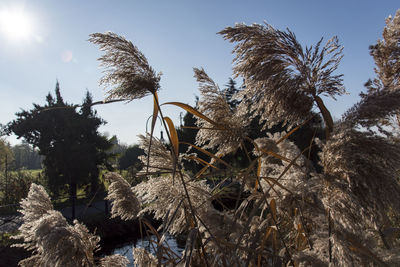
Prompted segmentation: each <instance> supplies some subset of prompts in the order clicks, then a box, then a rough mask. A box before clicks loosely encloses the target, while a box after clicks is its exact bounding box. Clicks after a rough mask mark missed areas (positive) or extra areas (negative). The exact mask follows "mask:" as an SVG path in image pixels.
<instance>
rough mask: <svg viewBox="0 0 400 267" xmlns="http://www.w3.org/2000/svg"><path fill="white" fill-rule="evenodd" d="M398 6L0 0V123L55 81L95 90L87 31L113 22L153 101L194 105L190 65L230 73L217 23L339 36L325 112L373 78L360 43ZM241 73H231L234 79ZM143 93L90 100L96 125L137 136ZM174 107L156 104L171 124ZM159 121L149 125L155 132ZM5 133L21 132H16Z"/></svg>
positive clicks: (308, 1)
mask: <svg viewBox="0 0 400 267" xmlns="http://www.w3.org/2000/svg"><path fill="white" fill-rule="evenodd" d="M399 8H400V3H399V1H398V0H396V1H391V0H385V1H374V0H366V1H355V0H353V1H352V0H346V1H342V0H336V1H317V0H303V1H299V0H297V1H295V0H292V1H289V0H285V1H268V0H264V1H252V0H249V1H236V0H234V1H226V0H220V1H215V0H214V1H211V0H204V1H184V0H181V1H178V0H170V1H161V0H160V1H143V0H142V1H137V0H131V1H128V0H126V1H122V0H120V1H106V0H104V1H103V0H96V1H95V0H86V1H78V0H57V1H54V0H36V1H34V0H31V1H27V0H26V1H22V0H12V1H11V0H1V1H0V99H1V108H0V110H1V112H0V123H1V124H7V123H8V122H9V121H11V120H13V119H15V118H16V116H15V113H16V112H18V111H20V110H21V109H24V110H29V109H31V108H32V107H33V106H32V103H36V104H44V103H45V96H46V95H47V94H48V93H49V92H54V88H55V84H56V81H57V80H58V81H59V83H60V88H61V94H62V96H63V98H64V100H66V101H67V102H68V103H74V104H77V103H81V102H82V99H83V98H84V95H85V92H86V90H89V91H90V92H91V93H92V95H93V97H94V100H95V101H97V100H103V99H104V97H105V88H103V87H101V86H99V79H100V78H101V77H102V69H101V68H100V67H99V62H98V61H97V58H98V57H99V56H100V55H101V54H102V53H101V52H100V51H99V50H98V47H97V46H95V45H93V44H91V43H90V42H88V41H87V39H88V38H89V34H91V33H95V32H106V31H112V32H115V33H117V34H119V35H122V36H124V37H125V38H127V39H128V40H130V41H132V42H133V43H134V44H135V45H136V46H137V47H138V48H139V49H140V50H141V51H142V52H143V54H144V55H145V56H146V57H147V59H148V61H149V64H150V65H151V66H152V67H153V68H154V69H155V70H156V72H160V71H161V72H162V73H163V75H162V78H161V90H160V92H159V99H160V102H161V103H165V102H168V101H179V102H183V103H187V104H190V105H194V100H195V96H196V95H199V94H198V89H197V88H198V84H197V83H196V81H195V79H194V78H193V67H203V68H204V69H205V71H206V72H207V73H208V75H209V76H210V77H211V78H212V79H214V81H216V82H217V83H218V84H219V86H220V88H224V85H225V84H226V83H227V82H228V79H229V78H230V77H232V66H233V65H232V60H233V58H234V55H232V53H231V51H232V48H233V45H232V44H230V43H229V42H228V41H225V40H224V39H223V38H222V36H220V35H218V34H217V32H219V31H221V30H222V29H224V28H225V27H228V26H234V25H235V23H245V24H253V23H258V24H263V23H268V24H271V25H272V26H273V27H274V28H277V29H281V30H285V29H286V28H289V29H290V30H291V31H293V32H294V33H295V34H296V36H297V38H298V40H299V41H300V43H301V44H302V45H303V46H306V45H308V46H310V45H313V44H315V43H316V42H318V41H319V39H320V38H321V37H323V38H324V40H328V39H330V38H331V37H332V36H338V38H339V42H340V43H341V44H342V45H343V46H344V58H343V59H342V62H341V65H340V66H339V68H338V70H337V71H336V74H343V75H344V85H345V87H346V89H347V91H348V93H349V94H348V95H345V96H342V97H339V98H338V99H337V100H336V101H334V100H328V99H327V98H323V99H324V101H326V105H327V107H328V109H329V110H330V111H331V113H332V115H333V116H334V118H340V117H341V115H342V114H343V113H344V112H345V111H346V110H347V109H348V108H350V107H351V106H352V105H353V104H354V103H356V102H357V101H358V100H359V96H358V95H359V93H360V92H361V91H362V90H364V86H363V84H364V83H365V82H366V81H367V80H368V79H370V78H374V76H375V74H374V62H373V60H372V58H371V56H370V55H369V50H368V47H369V45H372V44H375V43H376V41H377V40H378V39H380V38H381V36H382V30H383V28H384V26H385V18H387V17H388V16H389V15H394V14H395V12H396V10H397V9H399ZM240 82H241V80H240V79H238V83H239V84H240ZM152 105H153V100H152V98H151V97H150V96H148V97H145V98H143V99H140V100H135V101H132V102H129V103H113V104H108V105H99V106H95V109H96V110H97V112H98V114H99V116H100V117H102V118H103V119H105V120H106V121H107V122H108V123H107V124H106V125H105V126H102V127H101V128H100V131H101V132H106V133H108V134H109V135H110V136H112V135H116V136H117V137H118V139H119V140H120V141H121V142H123V143H126V144H134V143H136V142H137V135H138V134H144V133H145V131H146V121H147V119H148V117H149V116H150V115H151V114H152V108H153V107H152ZM180 112H182V114H183V113H184V112H183V110H180V109H179V108H176V107H169V106H163V113H164V115H166V116H169V117H171V118H172V119H173V120H174V122H175V124H176V125H179V114H180ZM160 130H161V125H157V126H156V134H158V133H159V131H160ZM7 140H8V141H9V142H10V143H11V144H16V143H18V142H20V140H17V139H16V138H15V136H10V137H8V138H7Z"/></svg>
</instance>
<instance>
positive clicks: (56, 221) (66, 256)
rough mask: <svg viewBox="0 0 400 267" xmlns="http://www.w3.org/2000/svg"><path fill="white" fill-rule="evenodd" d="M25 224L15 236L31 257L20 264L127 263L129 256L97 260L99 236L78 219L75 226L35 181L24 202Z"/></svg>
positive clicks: (62, 265) (66, 265)
mask: <svg viewBox="0 0 400 267" xmlns="http://www.w3.org/2000/svg"><path fill="white" fill-rule="evenodd" d="M21 208H22V209H21V210H20V212H21V213H22V215H23V224H22V225H21V226H20V228H19V231H20V233H19V234H18V235H17V236H16V237H15V239H22V240H23V243H21V244H17V245H15V246H17V247H23V248H25V249H27V250H29V251H31V252H32V256H31V257H28V258H27V259H24V260H22V261H20V262H19V265H20V266H59V267H64V266H65V267H68V266H71V267H76V266H116V267H119V266H121V267H122V266H125V265H126V257H123V256H119V255H118V256H117V255H114V256H107V257H104V258H103V259H100V261H98V260H97V259H95V257H94V251H96V250H97V249H98V248H99V245H98V244H99V241H100V237H98V236H97V235H94V234H91V233H90V232H89V231H88V229H87V228H86V227H85V226H84V225H83V224H80V223H79V222H78V221H77V220H75V221H74V222H73V225H70V224H68V222H67V220H66V219H65V218H64V217H63V216H62V214H61V213H60V212H59V211H56V210H54V209H53V207H52V205H51V201H50V198H49V196H48V195H47V193H46V191H45V190H44V188H43V187H42V186H40V185H36V184H32V185H31V188H30V190H29V193H28V196H27V198H25V199H23V200H22V201H21Z"/></svg>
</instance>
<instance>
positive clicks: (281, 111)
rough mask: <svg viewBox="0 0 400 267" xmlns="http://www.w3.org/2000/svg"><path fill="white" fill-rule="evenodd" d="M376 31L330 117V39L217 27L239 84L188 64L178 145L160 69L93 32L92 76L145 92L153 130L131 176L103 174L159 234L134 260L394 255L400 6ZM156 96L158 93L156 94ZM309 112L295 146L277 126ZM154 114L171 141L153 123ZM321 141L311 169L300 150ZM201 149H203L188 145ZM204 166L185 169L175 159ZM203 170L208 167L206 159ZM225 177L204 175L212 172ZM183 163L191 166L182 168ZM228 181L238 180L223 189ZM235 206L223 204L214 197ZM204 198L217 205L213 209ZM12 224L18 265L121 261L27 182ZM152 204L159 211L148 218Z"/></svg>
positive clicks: (129, 96) (393, 259) (333, 83)
mask: <svg viewBox="0 0 400 267" xmlns="http://www.w3.org/2000/svg"><path fill="white" fill-rule="evenodd" d="M386 24H387V25H386V27H385V29H384V32H383V39H382V40H380V41H378V42H377V44H376V45H374V46H371V48H370V51H371V55H372V56H373V58H374V60H375V63H376V69H375V70H376V74H377V76H376V78H375V79H373V80H371V81H369V82H368V83H367V84H366V86H367V89H368V90H367V92H366V93H364V94H362V95H361V100H360V102H359V103H357V104H355V105H354V106H353V107H352V108H351V109H349V110H348V111H347V112H346V113H345V114H344V115H343V117H342V119H341V120H339V121H337V122H335V123H334V122H333V120H332V117H331V115H330V112H329V111H328V109H327V108H326V107H325V105H324V102H323V100H322V98H321V96H329V97H333V98H335V97H336V96H340V95H341V94H344V93H345V88H344V86H343V80H342V75H337V74H335V71H336V69H337V67H338V64H339V62H340V60H341V58H342V47H341V46H340V44H339V43H338V40H337V38H332V39H331V40H329V41H327V42H326V43H325V45H323V42H322V40H321V41H320V42H318V43H317V44H316V45H315V46H312V47H306V48H303V47H302V46H301V45H300V44H299V43H298V41H297V39H296V37H295V35H294V34H293V33H292V32H290V31H279V30H277V29H274V28H273V27H271V26H270V25H256V24H255V25H251V26H248V25H243V24H238V25H236V26H235V27H228V28H225V29H224V30H223V31H221V32H220V34H221V35H222V36H223V37H224V38H225V39H227V40H229V41H230V42H232V43H234V44H235V45H236V46H235V48H234V51H233V52H234V53H235V55H236V58H235V65H234V73H235V75H237V76H238V77H243V78H244V80H245V83H244V85H245V87H244V89H243V90H241V91H240V92H239V93H237V94H236V95H235V96H234V97H235V99H237V101H238V102H239V104H238V106H237V107H236V108H234V109H232V107H230V106H229V105H228V103H227V102H226V98H225V97H224V94H223V92H222V91H221V90H220V89H219V87H218V85H217V84H215V83H214V81H213V80H212V79H211V78H210V77H209V76H208V75H207V74H206V72H205V71H204V70H203V69H194V73H195V78H196V79H197V81H198V82H199V85H200V86H199V89H200V93H201V97H200V99H199V102H198V108H197V109H194V108H192V107H190V106H188V105H186V104H183V103H179V102H170V103H165V104H169V105H175V106H178V107H181V108H183V109H184V110H186V111H187V112H190V113H192V114H193V115H195V116H196V117H197V119H198V120H197V126H198V128H199V132H198V134H197V137H196V143H195V144H190V145H189V146H190V147H191V149H190V151H189V152H188V153H179V140H178V138H177V134H176V130H175V128H174V125H173V123H172V120H171V119H170V118H168V117H166V116H164V114H163V113H162V105H160V103H159V99H158V97H157V91H158V90H159V89H160V83H159V81H160V74H156V72H155V71H154V70H153V69H152V68H151V67H150V65H149V64H148V62H147V59H146V58H145V57H144V55H143V54H142V53H141V52H140V51H139V50H138V49H137V47H135V46H134V45H133V44H132V43H131V42H129V41H127V40H126V39H124V38H123V37H121V36H118V35H116V34H114V33H104V34H102V33H96V34H93V35H91V38H90V41H91V42H93V43H95V44H97V45H99V46H100V49H101V50H102V51H104V52H105V53H104V55H103V56H102V57H101V58H100V61H101V63H102V65H103V66H105V67H106V75H105V76H104V77H103V79H102V81H101V82H102V83H103V84H105V85H106V86H111V89H109V91H108V96H109V97H108V100H115V99H125V100H127V101H132V100H134V99H137V98H142V97H144V96H146V95H152V96H153V98H154V113H153V121H152V128H151V129H152V130H151V133H149V134H147V135H146V136H141V137H140V139H141V142H142V147H143V148H144V150H145V151H146V155H145V156H143V157H142V161H143V163H144V166H145V167H144V169H143V170H142V171H141V172H139V173H138V174H137V175H138V177H142V178H143V182H141V183H139V184H137V185H135V186H134V187H131V185H130V184H129V183H128V182H127V181H126V180H124V179H123V178H122V177H121V176H120V175H119V174H117V173H109V174H107V175H106V178H107V179H108V181H109V182H110V186H109V188H108V197H107V198H108V199H109V200H111V201H112V202H113V206H112V216H119V217H121V218H122V219H126V220H129V219H133V218H139V220H140V222H141V223H140V230H141V231H142V233H143V235H145V234H146V233H151V234H155V235H156V236H157V242H155V244H154V246H156V248H157V249H156V251H157V253H156V255H151V254H149V253H148V252H147V251H145V250H144V249H140V248H134V258H135V263H136V264H138V265H139V266H157V265H179V266H310V265H311V266H328V265H334V266H396V265H397V266H398V264H399V263H400V240H399V214H400V213H399V211H400V185H399V178H398V177H399V167H400V166H399V164H400V163H399V156H400V146H399V142H398V127H399V119H398V116H399V115H398V114H399V108H400V11H398V12H397V13H396V16H394V17H393V18H391V17H390V18H388V19H387V21H386ZM165 104H164V105H165ZM315 112H317V113H319V114H320V116H321V117H322V119H323V122H324V125H325V129H326V132H325V137H326V138H325V140H320V139H318V138H314V137H313V136H312V137H311V138H310V140H311V142H310V144H309V146H308V147H306V148H304V149H302V150H300V149H299V148H298V147H297V146H296V145H295V144H294V143H293V142H292V141H290V139H289V136H290V135H292V134H293V133H294V132H296V131H298V129H299V128H301V127H305V125H307V123H309V121H310V120H311V118H312V117H313V116H315V115H314V114H315ZM158 115H159V116H160V117H161V118H162V119H161V123H162V124H163V125H164V127H165V129H166V131H167V135H168V139H169V142H170V145H168V146H166V145H165V144H164V143H163V142H161V141H160V140H158V139H157V138H155V137H153V136H152V132H153V129H154V125H155V123H156V120H157V117H158ZM254 119H258V120H259V121H258V122H259V124H260V125H261V128H262V129H268V128H270V127H273V126H274V125H277V124H282V122H283V123H284V124H285V125H286V130H285V131H282V132H278V133H273V134H272V133H269V134H266V135H265V136H262V137H260V138H257V139H252V138H249V132H250V130H251V129H250V128H249V127H250V125H251V121H252V120H254ZM313 147H319V149H320V150H321V152H320V154H319V162H318V166H319V167H318V168H316V166H315V162H314V163H313V162H311V160H310V159H309V154H310V153H308V152H309V151H310V150H311V149H312V148H313ZM240 150H241V151H242V152H243V153H244V154H245V155H246V158H247V160H248V161H247V165H246V166H244V167H241V168H238V167H235V168H234V167H232V165H231V162H229V161H225V160H224V159H226V158H225V157H226V156H227V155H228V154H230V153H233V154H234V153H236V152H237V151H240ZM199 154H206V155H207V156H208V157H209V159H210V160H209V161H204V160H202V159H200V158H199V157H198V155H199ZM185 160H194V161H197V162H199V163H200V164H202V165H203V166H204V168H203V169H201V171H200V172H198V173H196V174H193V175H192V174H190V173H191V172H187V171H185V170H184V169H183V167H182V166H183V164H182V162H183V161H185ZM210 170H212V171H210ZM221 173H224V175H226V177H225V178H224V177H223V176H222V178H221V179H220V180H219V181H218V183H217V184H214V185H213V186H211V184H210V182H209V181H210V178H212V177H215V176H216V175H218V174H221ZM189 174H190V175H189ZM229 184H235V186H236V188H237V190H235V193H234V194H232V192H231V191H229V192H227V190H224V189H225V188H226V187H227V185H229ZM226 199H230V200H232V201H231V202H230V203H233V205H229V207H228V206H226V205H225V204H226V203H227V202H226V201H225V200H226ZM215 203H218V204H219V208H218V209H216V205H215ZM22 213H23V216H24V224H23V225H22V226H21V228H20V234H19V237H20V238H22V239H23V240H24V242H23V244H22V246H24V247H25V248H26V249H28V250H31V251H32V252H33V255H32V257H30V258H28V259H26V260H24V261H22V262H21V265H23V266H95V265H96V266H125V264H126V263H127V262H126V258H124V257H122V256H118V255H114V256H108V257H105V258H101V259H100V258H96V257H94V256H93V255H94V254H93V251H94V250H95V249H96V247H97V245H98V242H99V238H98V237H97V236H96V235H94V234H91V233H90V232H89V231H88V230H87V229H86V227H85V226H84V225H82V224H80V223H79V222H77V221H75V222H74V224H73V225H70V224H68V223H67V221H66V220H65V219H64V218H63V217H62V216H61V214H60V213H59V212H57V211H54V210H53V208H52V205H51V202H50V200H49V198H48V196H47V194H46V192H45V191H44V190H43V188H42V187H40V186H37V185H32V187H31V190H30V192H29V195H28V197H27V198H26V199H25V200H23V201H22ZM148 213H151V214H153V215H154V217H155V218H156V219H160V220H162V221H163V223H162V225H161V226H160V227H159V228H158V229H155V228H154V227H152V226H151V224H150V223H148V222H147V221H146V220H142V218H143V216H144V215H145V214H148ZM167 233H168V234H172V235H177V234H181V233H186V234H187V240H186V248H185V250H184V253H183V256H182V257H180V256H178V255H176V254H175V253H174V252H173V251H171V250H170V249H169V248H168V247H167V245H166V244H165V243H164V239H165V236H166V234H167Z"/></svg>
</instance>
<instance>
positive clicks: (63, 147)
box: [7, 82, 112, 218]
mask: <svg viewBox="0 0 400 267" xmlns="http://www.w3.org/2000/svg"><path fill="white" fill-rule="evenodd" d="M55 95H56V98H54V97H53V96H52V95H51V94H50V93H49V94H48V95H47V97H46V104H45V105H43V106H40V105H38V104H33V109H31V110H28V111H26V110H22V111H21V112H18V113H16V116H17V119H15V120H14V121H11V122H10V123H9V124H8V125H7V132H8V133H11V132H13V133H14V134H15V135H17V137H18V138H23V139H24V140H25V141H26V142H27V143H29V144H31V145H33V146H34V147H36V148H38V149H39V152H40V154H41V155H43V156H44V160H43V165H44V167H45V174H46V176H47V178H48V185H49V187H50V190H51V192H52V193H53V195H55V196H57V195H58V194H59V193H60V191H61V190H63V189H67V188H68V190H69V197H70V200H71V204H72V207H73V209H72V210H73V212H72V217H73V218H74V217H75V214H74V205H75V199H76V191H77V186H84V185H89V184H90V185H91V191H92V192H95V191H96V190H97V189H98V175H99V166H101V165H107V160H108V158H109V156H110V155H109V154H108V153H106V151H107V150H108V149H110V148H111V146H112V144H111V143H110V142H109V140H108V139H107V138H106V137H104V136H102V135H101V134H100V133H99V132H98V128H99V127H100V126H101V125H103V124H105V121H104V120H102V119H101V118H100V117H98V116H97V113H96V111H94V110H93V109H92V106H91V104H92V97H91V95H90V93H89V92H87V94H86V96H85V98H84V100H83V103H82V105H81V108H80V109H78V107H79V106H78V105H71V104H68V103H66V102H65V101H64V100H63V98H62V97H61V93H60V87H59V83H58V82H57V84H56V89H55ZM77 109H78V110H77Z"/></svg>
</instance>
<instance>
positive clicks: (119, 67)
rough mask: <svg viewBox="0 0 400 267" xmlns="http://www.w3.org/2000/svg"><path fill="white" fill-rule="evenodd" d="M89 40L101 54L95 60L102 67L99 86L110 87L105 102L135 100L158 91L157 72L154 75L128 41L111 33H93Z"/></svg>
mask: <svg viewBox="0 0 400 267" xmlns="http://www.w3.org/2000/svg"><path fill="white" fill-rule="evenodd" d="M89 41H90V42H92V43H94V44H97V45H99V47H100V50H102V51H104V52H105V54H104V55H102V56H101V57H100V58H99V61H100V62H101V64H100V65H101V66H103V67H105V70H104V76H103V77H102V78H101V80H100V84H101V85H103V86H104V87H106V88H109V86H110V87H111V89H108V91H107V94H108V96H107V100H113V99H127V100H133V99H138V98H142V97H144V96H146V95H148V94H150V93H151V94H154V93H155V92H157V91H158V90H159V89H160V77H161V73H157V74H156V73H155V71H154V70H153V68H152V67H151V66H150V65H149V63H148V62H147V58H146V57H145V56H144V55H143V53H142V52H140V51H139V49H138V48H137V47H136V46H135V45H133V44H132V42H130V41H128V40H126V39H125V38H124V37H122V36H119V35H117V34H115V33H112V32H106V33H93V34H91V35H90V38H89Z"/></svg>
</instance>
